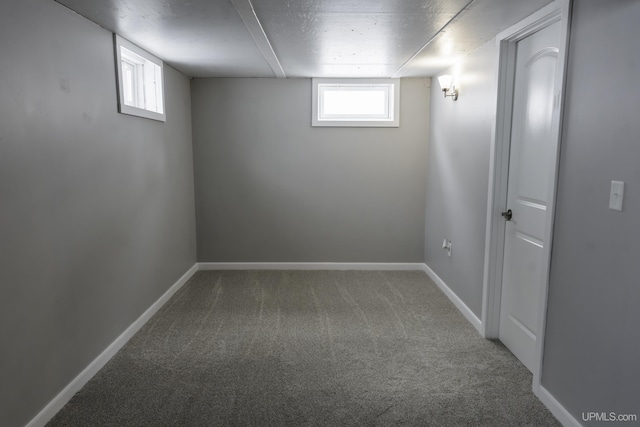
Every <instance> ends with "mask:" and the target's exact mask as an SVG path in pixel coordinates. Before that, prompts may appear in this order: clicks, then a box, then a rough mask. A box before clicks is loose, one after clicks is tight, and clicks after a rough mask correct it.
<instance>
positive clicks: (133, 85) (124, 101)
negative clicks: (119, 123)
mask: <svg viewBox="0 0 640 427" xmlns="http://www.w3.org/2000/svg"><path fill="white" fill-rule="evenodd" d="M114 46H115V54H116V64H117V67H116V69H117V74H118V111H119V112H120V113H122V114H129V115H132V116H138V117H145V118H147V119H153V120H159V121H162V122H164V121H165V120H166V116H165V113H164V80H163V72H164V64H163V62H162V60H161V59H159V58H156V57H155V56H153V55H151V54H150V53H149V52H147V51H145V50H142V49H140V48H139V47H138V46H136V45H134V44H133V43H130V42H128V41H127V40H125V39H123V38H122V37H120V36H119V35H117V34H116V35H114Z"/></svg>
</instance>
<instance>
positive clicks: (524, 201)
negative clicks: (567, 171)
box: [499, 23, 560, 370]
mask: <svg viewBox="0 0 640 427" xmlns="http://www.w3.org/2000/svg"><path fill="white" fill-rule="evenodd" d="M559 38H560V24H559V23H555V24H552V25H550V26H548V27H546V28H544V29H542V30H540V31H538V32H536V33H534V34H532V35H530V36H528V37H526V38H524V39H522V40H521V41H519V42H518V43H517V45H516V66H515V80H514V94H513V110H512V123H511V142H510V158H509V178H508V179H509V181H508V189H507V207H508V208H509V209H511V210H512V211H513V217H512V220H511V221H508V222H506V230H505V242H504V259H503V272H502V296H501V303H500V335H499V336H500V340H501V341H502V342H503V343H504V344H505V345H506V346H507V347H508V348H509V349H510V350H511V351H512V352H513V353H514V354H515V355H516V356H517V357H518V358H519V359H520V360H521V361H522V362H523V363H524V365H525V366H527V368H529V370H532V369H533V366H534V364H535V357H536V356H535V354H536V353H535V351H536V336H537V333H538V331H537V325H538V313H539V307H538V305H539V301H540V292H541V291H542V285H543V279H544V278H543V277H542V271H543V262H544V261H543V255H544V254H543V249H544V247H545V245H546V242H545V241H544V230H545V225H546V220H547V217H548V215H547V206H548V203H549V177H550V176H551V169H552V168H553V167H554V163H553V159H554V155H555V153H554V152H552V149H553V143H552V133H551V130H552V118H553V109H554V99H555V97H554V94H555V77H556V68H557V66H558V52H559V49H558V44H559Z"/></svg>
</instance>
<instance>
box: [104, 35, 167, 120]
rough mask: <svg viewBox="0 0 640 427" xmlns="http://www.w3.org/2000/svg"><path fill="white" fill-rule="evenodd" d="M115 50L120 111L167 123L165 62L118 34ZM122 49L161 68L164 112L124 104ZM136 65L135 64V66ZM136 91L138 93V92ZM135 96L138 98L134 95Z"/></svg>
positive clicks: (115, 39) (115, 38) (115, 36)
mask: <svg viewBox="0 0 640 427" xmlns="http://www.w3.org/2000/svg"><path fill="white" fill-rule="evenodd" d="M113 45H114V49H115V59H116V76H117V88H118V111H119V112H120V113H122V114H128V115H131V116H138V117H144V118H147V119H152V120H158V121H161V122H165V121H166V119H167V117H166V109H165V106H166V103H165V100H164V98H165V95H164V94H165V91H164V62H163V61H162V60H161V59H160V58H157V57H156V56H154V55H152V54H150V53H149V52H147V51H145V50H143V49H141V48H139V47H138V46H136V45H134V44H133V43H131V42H129V41H127V40H125V39H123V38H122V37H120V36H119V35H117V34H114V43H113ZM120 47H124V48H125V49H127V50H129V51H131V52H133V54H134V55H137V56H139V57H140V58H141V59H142V60H146V61H149V62H153V63H154V64H155V65H157V66H159V67H160V84H161V85H162V87H161V98H162V99H161V102H162V108H161V110H162V112H161V113H159V112H155V111H151V110H146V109H144V108H138V107H134V106H131V105H127V104H125V102H124V99H125V97H124V88H123V84H122V81H123V76H122V66H121V63H122V52H121V49H120ZM131 62H132V63H135V62H136V61H135V60H134V61H131ZM134 65H135V64H134ZM139 90H140V88H138V91H139ZM138 91H136V92H138ZM134 96H136V95H135V94H134Z"/></svg>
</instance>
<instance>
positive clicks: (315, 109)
mask: <svg viewBox="0 0 640 427" xmlns="http://www.w3.org/2000/svg"><path fill="white" fill-rule="evenodd" d="M323 85H331V86H344V87H354V86H356V87H357V86H362V87H366V86H367V85H369V86H374V85H378V86H383V85H386V87H387V88H388V89H387V90H388V91H389V92H390V93H389V94H388V100H389V105H388V109H389V110H388V111H389V116H385V117H379V118H376V117H371V116H367V117H362V118H359V117H355V116H354V117H352V118H351V120H349V119H340V118H332V117H330V116H328V117H325V118H321V117H320V112H321V102H322V90H321V87H322V86H323ZM311 110H312V116H311V125H312V126H320V127H322V126H324V127H399V126H400V79H353V78H348V79H318V78H314V79H312V108H311Z"/></svg>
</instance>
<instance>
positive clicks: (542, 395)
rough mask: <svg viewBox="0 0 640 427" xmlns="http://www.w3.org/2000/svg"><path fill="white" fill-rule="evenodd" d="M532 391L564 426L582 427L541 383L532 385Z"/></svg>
mask: <svg viewBox="0 0 640 427" xmlns="http://www.w3.org/2000/svg"><path fill="white" fill-rule="evenodd" d="M533 393H534V394H535V395H536V396H537V397H538V399H540V401H541V402H542V403H543V404H544V406H546V407H547V409H548V410H549V411H551V413H552V414H553V416H554V417H556V419H557V420H558V421H560V424H562V425H563V426H564V427H582V424H580V422H579V421H578V420H577V419H575V418H574V417H573V415H571V414H570V413H569V411H567V409H566V408H565V407H564V406H562V404H561V403H560V402H558V401H557V400H556V398H555V397H553V395H552V394H551V393H549V391H548V390H547V389H546V388H544V387H543V386H541V385H540V386H538V387H534V389H533Z"/></svg>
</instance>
